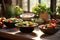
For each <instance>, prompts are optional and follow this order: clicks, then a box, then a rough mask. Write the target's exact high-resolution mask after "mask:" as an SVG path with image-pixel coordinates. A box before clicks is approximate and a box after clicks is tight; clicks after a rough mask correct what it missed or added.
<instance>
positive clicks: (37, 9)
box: [32, 4, 51, 15]
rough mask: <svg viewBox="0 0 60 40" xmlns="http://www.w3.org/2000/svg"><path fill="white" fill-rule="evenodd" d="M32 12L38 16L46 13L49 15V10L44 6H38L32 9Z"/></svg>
mask: <svg viewBox="0 0 60 40" xmlns="http://www.w3.org/2000/svg"><path fill="white" fill-rule="evenodd" d="M32 12H33V13H35V14H36V15H39V14H40V13H41V12H48V13H49V14H51V9H50V8H47V7H46V5H45V4H38V5H37V6H36V7H34V8H33V9H32Z"/></svg>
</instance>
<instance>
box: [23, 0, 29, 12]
mask: <svg viewBox="0 0 60 40" xmlns="http://www.w3.org/2000/svg"><path fill="white" fill-rule="evenodd" d="M27 2H28V1H27V0H23V1H22V8H23V9H24V10H25V11H28V6H27Z"/></svg>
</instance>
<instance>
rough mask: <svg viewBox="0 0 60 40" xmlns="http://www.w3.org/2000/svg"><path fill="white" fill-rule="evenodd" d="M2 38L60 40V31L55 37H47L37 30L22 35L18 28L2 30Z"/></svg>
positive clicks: (0, 35)
mask: <svg viewBox="0 0 60 40" xmlns="http://www.w3.org/2000/svg"><path fill="white" fill-rule="evenodd" d="M0 37H3V38H9V39H12V40H60V30H59V31H58V32H57V33H55V34H53V35H46V34H44V33H43V32H41V31H40V30H39V29H37V28H36V29H35V30H34V31H33V32H32V33H21V32H20V31H19V30H17V29H16V28H13V29H0Z"/></svg>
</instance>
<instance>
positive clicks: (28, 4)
mask: <svg viewBox="0 0 60 40" xmlns="http://www.w3.org/2000/svg"><path fill="white" fill-rule="evenodd" d="M19 2H21V1H19ZM38 3H41V4H42V3H46V6H47V7H50V0H22V8H23V9H24V10H25V11H30V12H32V8H33V7H35V6H36V5H37V4H38ZM19 4H20V3H19Z"/></svg>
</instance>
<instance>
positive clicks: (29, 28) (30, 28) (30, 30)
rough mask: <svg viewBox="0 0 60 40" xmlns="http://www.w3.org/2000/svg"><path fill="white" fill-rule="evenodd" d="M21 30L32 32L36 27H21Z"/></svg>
mask: <svg viewBox="0 0 60 40" xmlns="http://www.w3.org/2000/svg"><path fill="white" fill-rule="evenodd" d="M19 30H20V31H21V32H22V33H31V32H32V31H33V30H34V27H20V28H19Z"/></svg>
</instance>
